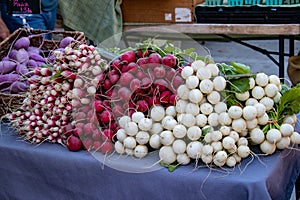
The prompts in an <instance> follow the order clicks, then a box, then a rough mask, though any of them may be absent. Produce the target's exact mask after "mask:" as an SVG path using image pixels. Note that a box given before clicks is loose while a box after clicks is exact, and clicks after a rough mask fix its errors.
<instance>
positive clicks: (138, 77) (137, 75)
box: [134, 70, 147, 80]
mask: <svg viewBox="0 0 300 200" xmlns="http://www.w3.org/2000/svg"><path fill="white" fill-rule="evenodd" d="M134 75H135V77H136V78H137V79H139V80H142V79H143V78H145V77H146V76H147V75H146V74H145V72H144V71H142V70H138V71H137V72H136V73H135V74H134Z"/></svg>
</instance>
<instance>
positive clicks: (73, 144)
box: [67, 135, 82, 151]
mask: <svg viewBox="0 0 300 200" xmlns="http://www.w3.org/2000/svg"><path fill="white" fill-rule="evenodd" d="M67 148H68V149H69V150H70V151H79V150H80V149H81V148H82V142H81V140H80V139H79V138H78V137H76V136H74V135H70V136H69V137H68V139H67Z"/></svg>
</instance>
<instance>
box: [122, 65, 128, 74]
mask: <svg viewBox="0 0 300 200" xmlns="http://www.w3.org/2000/svg"><path fill="white" fill-rule="evenodd" d="M128 71H129V67H128V65H127V64H123V66H122V69H121V72H122V73H125V72H128Z"/></svg>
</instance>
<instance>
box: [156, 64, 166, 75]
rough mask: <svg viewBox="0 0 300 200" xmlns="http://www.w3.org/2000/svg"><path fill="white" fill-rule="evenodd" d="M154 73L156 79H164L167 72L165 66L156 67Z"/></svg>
mask: <svg viewBox="0 0 300 200" xmlns="http://www.w3.org/2000/svg"><path fill="white" fill-rule="evenodd" d="M153 72H154V76H155V77H156V78H163V77H165V76H166V70H165V68H164V67H163V66H157V67H155V68H154V70H153Z"/></svg>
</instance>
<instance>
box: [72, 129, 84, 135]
mask: <svg viewBox="0 0 300 200" xmlns="http://www.w3.org/2000/svg"><path fill="white" fill-rule="evenodd" d="M73 134H74V135H75V136H77V137H81V136H82V135H83V130H82V127H76V128H75V129H74V130H73Z"/></svg>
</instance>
